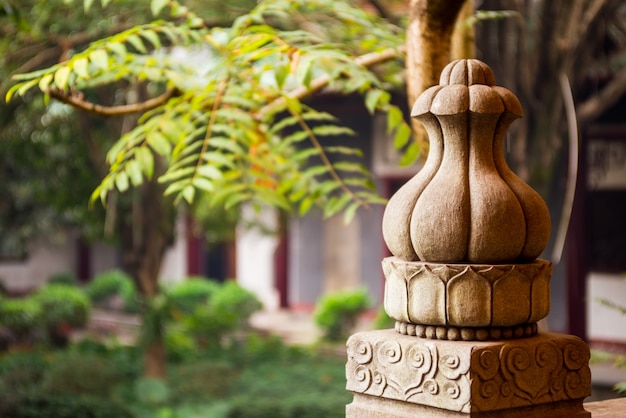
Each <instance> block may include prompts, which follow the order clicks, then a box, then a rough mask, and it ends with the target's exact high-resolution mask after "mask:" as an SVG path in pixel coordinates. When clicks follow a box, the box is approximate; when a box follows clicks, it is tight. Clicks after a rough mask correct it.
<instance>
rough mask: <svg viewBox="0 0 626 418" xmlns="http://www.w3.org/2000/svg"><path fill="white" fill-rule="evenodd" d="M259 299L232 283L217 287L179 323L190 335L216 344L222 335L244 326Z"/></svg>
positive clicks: (209, 343) (258, 303) (202, 341)
mask: <svg viewBox="0 0 626 418" xmlns="http://www.w3.org/2000/svg"><path fill="white" fill-rule="evenodd" d="M261 307H262V305H261V302H259V300H258V299H257V298H256V296H255V295H254V294H253V293H251V292H249V291H248V290H246V289H244V288H242V287H241V286H239V285H238V284H237V283H235V282H227V283H224V284H222V285H221V286H219V287H218V289H217V291H216V292H215V294H214V295H213V296H212V297H211V299H209V300H208V301H207V302H206V303H204V304H198V305H197V306H195V309H194V310H193V312H192V313H190V314H189V315H186V316H185V317H183V318H182V319H181V321H180V322H181V324H182V326H183V327H184V329H185V330H186V331H187V332H189V333H190V335H192V336H194V337H195V338H197V339H198V340H199V341H200V342H201V343H203V344H208V345H219V344H220V343H221V342H222V340H223V338H224V337H225V336H226V335H228V334H231V333H233V332H235V331H237V330H238V329H241V328H242V327H244V326H245V325H246V321H247V320H248V319H249V318H250V315H252V314H253V313H254V312H256V311H257V310H259V309H261Z"/></svg>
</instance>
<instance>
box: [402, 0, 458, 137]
mask: <svg viewBox="0 0 626 418" xmlns="http://www.w3.org/2000/svg"><path fill="white" fill-rule="evenodd" d="M464 3H465V0H443V1H442V0H411V1H410V5H409V25H408V27H407V34H406V44H407V45H406V47H407V59H406V67H407V96H408V100H409V109H410V108H412V107H413V104H414V103H415V100H417V97H418V96H419V95H420V94H421V93H422V92H423V91H424V90H426V89H427V88H428V87H431V86H433V85H435V84H437V82H438V80H439V75H440V73H441V71H442V70H443V68H444V67H445V66H446V65H447V64H448V62H449V61H450V42H451V39H452V33H453V31H454V26H455V23H456V21H457V16H458V14H459V11H460V10H461V8H462V6H463V4H464ZM412 126H413V135H414V137H415V140H416V141H417V142H418V143H420V144H422V145H425V144H427V142H428V136H427V135H426V131H425V130H424V128H423V126H422V124H421V123H419V122H417V121H416V120H412Z"/></svg>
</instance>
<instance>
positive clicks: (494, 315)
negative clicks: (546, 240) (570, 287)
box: [383, 257, 552, 338]
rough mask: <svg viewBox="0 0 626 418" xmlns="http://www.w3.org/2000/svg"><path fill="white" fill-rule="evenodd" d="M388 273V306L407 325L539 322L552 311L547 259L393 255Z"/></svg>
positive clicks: (385, 263)
mask: <svg viewBox="0 0 626 418" xmlns="http://www.w3.org/2000/svg"><path fill="white" fill-rule="evenodd" d="M383 272H384V274H385V278H386V281H385V301H384V302H385V311H386V312H387V314H388V315H389V316H390V317H391V318H393V319H395V320H396V321H400V322H404V323H407V324H420V325H433V326H446V327H450V326H452V327H515V326H518V325H530V324H534V323H536V322H537V321H539V320H540V319H542V318H544V317H545V316H547V315H548V312H549V310H550V285H549V282H550V275H551V273H552V265H551V263H550V262H548V261H545V260H535V261H533V262H532V263H526V264H499V265H485V264H439V263H428V262H422V261H404V260H401V259H399V258H397V257H388V258H385V259H384V260H383ZM446 338H447V337H446Z"/></svg>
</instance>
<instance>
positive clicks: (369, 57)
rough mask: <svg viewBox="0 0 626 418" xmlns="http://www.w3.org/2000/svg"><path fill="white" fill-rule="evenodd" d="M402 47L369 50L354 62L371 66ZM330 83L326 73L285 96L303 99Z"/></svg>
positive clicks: (268, 108) (261, 113) (275, 105)
mask: <svg viewBox="0 0 626 418" xmlns="http://www.w3.org/2000/svg"><path fill="white" fill-rule="evenodd" d="M405 50H406V49H405V48H404V47H399V48H389V49H385V50H384V51H380V52H371V53H369V54H365V55H361V56H358V57H356V58H355V59H354V62H355V63H357V64H358V65H362V66H363V67H372V66H374V65H377V64H381V63H383V62H386V61H389V60H392V59H394V58H396V57H398V55H400V54H402V53H404V52H405ZM328 83H330V76H328V75H327V74H324V75H321V76H319V77H317V78H314V79H313V80H312V81H311V83H310V84H309V86H308V87H306V86H300V87H298V88H295V89H293V90H292V91H290V92H289V93H288V94H287V95H286V96H287V98H291V99H303V98H305V97H307V96H310V95H311V94H313V93H315V92H317V91H320V90H321V89H323V88H324V87H326V86H327V85H328ZM286 100H287V99H286V98H285V97H284V96H281V97H278V98H277V99H275V100H273V101H271V102H270V103H268V104H267V105H265V106H263V107H262V108H261V109H259V110H258V111H257V112H256V113H255V114H254V118H255V119H257V120H262V119H263V118H264V117H265V115H267V114H268V113H271V112H272V111H274V110H276V109H279V108H281V107H282V106H284V104H285V102H286Z"/></svg>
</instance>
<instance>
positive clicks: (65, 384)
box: [42, 351, 123, 397]
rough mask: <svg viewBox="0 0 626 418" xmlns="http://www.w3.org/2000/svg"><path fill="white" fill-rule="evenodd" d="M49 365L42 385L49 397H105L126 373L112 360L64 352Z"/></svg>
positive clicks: (92, 355)
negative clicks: (72, 395)
mask: <svg viewBox="0 0 626 418" xmlns="http://www.w3.org/2000/svg"><path fill="white" fill-rule="evenodd" d="M50 363H51V364H50V367H49V368H48V370H47V372H46V374H45V376H44V379H43V382H42V388H43V390H44V391H45V392H46V393H49V394H57V395H63V394H66V395H71V394H74V395H94V396H104V397H106V396H108V394H109V393H110V391H111V389H112V388H113V387H114V386H115V385H116V384H118V383H120V382H121V381H122V377H123V371H121V370H118V369H117V368H116V367H115V364H114V363H113V362H112V361H110V360H109V359H108V358H107V357H105V356H102V355H97V354H90V353H79V352H75V351H65V352H60V353H57V354H56V355H55V356H54V357H53V358H52V359H51V362H50Z"/></svg>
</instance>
